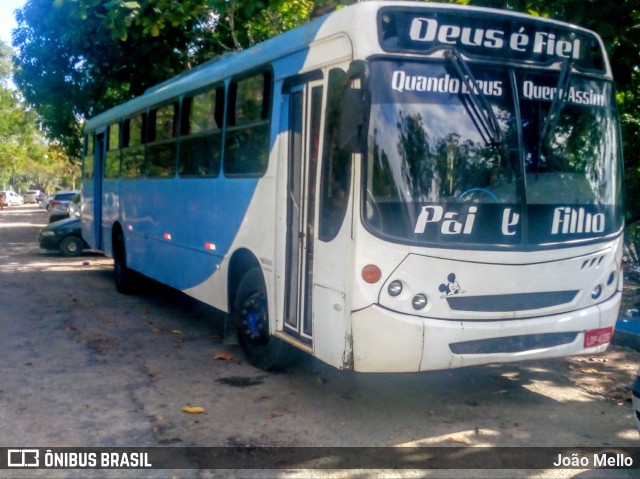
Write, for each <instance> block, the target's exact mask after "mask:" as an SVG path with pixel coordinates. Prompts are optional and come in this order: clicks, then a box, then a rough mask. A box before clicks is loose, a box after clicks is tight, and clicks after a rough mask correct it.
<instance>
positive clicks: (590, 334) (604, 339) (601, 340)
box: [584, 328, 613, 348]
mask: <svg viewBox="0 0 640 479" xmlns="http://www.w3.org/2000/svg"><path fill="white" fill-rule="evenodd" d="M612 337H613V328H601V329H591V330H589V331H585V333H584V347H585V348H593V347H595V346H600V345H602V344H608V343H610V342H611V338H612Z"/></svg>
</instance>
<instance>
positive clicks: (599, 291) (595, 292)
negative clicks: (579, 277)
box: [591, 285, 602, 299]
mask: <svg viewBox="0 0 640 479" xmlns="http://www.w3.org/2000/svg"><path fill="white" fill-rule="evenodd" d="M601 294H602V286H601V285H598V286H596V287H595V288H593V291H591V299H598V298H599V297H600V295H601Z"/></svg>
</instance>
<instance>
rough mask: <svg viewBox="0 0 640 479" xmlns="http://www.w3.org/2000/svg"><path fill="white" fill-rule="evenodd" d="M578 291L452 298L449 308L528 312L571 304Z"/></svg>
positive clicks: (456, 309)
mask: <svg viewBox="0 0 640 479" xmlns="http://www.w3.org/2000/svg"><path fill="white" fill-rule="evenodd" d="M577 294H578V291H550V292H541V293H519V294H501V295H494V296H450V297H448V298H447V303H449V307H450V308H451V309H453V310H455V311H486V312H490V313H497V312H502V311H527V310H532V309H540V308H550V307H552V306H558V305H560V304H566V303H570V302H571V301H573V300H574V298H575V297H576V295H577Z"/></svg>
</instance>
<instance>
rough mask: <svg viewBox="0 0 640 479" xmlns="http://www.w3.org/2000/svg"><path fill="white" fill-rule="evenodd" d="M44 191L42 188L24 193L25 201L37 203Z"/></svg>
mask: <svg viewBox="0 0 640 479" xmlns="http://www.w3.org/2000/svg"><path fill="white" fill-rule="evenodd" d="M40 195H42V193H41V192H40V190H29V191H27V192H26V193H25V194H24V202H25V203H37V202H38V200H39V199H40Z"/></svg>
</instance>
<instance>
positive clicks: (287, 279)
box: [82, 2, 623, 372]
mask: <svg viewBox="0 0 640 479" xmlns="http://www.w3.org/2000/svg"><path fill="white" fill-rule="evenodd" d="M620 143H621V142H620V133H619V125H618V119H617V113H616V105H615V96H614V87H613V83H612V76H611V69H610V65H609V62H608V59H607V56H606V53H605V51H604V48H603V44H602V41H601V40H600V38H599V37H598V36H597V35H596V34H594V33H593V32H590V31H588V30H585V29H582V28H579V27H576V26H574V25H569V24H565V23H561V22H557V21H553V20H548V19H543V18H537V17H532V16H528V15H522V14H517V13H513V12H506V11H498V10H492V9H484V8H469V7H461V6H452V5H442V4H433V3H423V2H420V3H418V2H363V3H358V4H356V5H353V6H351V7H348V8H344V9H342V10H339V11H336V12H333V13H331V14H329V15H326V16H324V17H322V18H319V19H317V20H315V21H312V22H310V23H308V24H306V25H304V26H302V27H299V28H296V29H294V30H291V31H289V32H287V33H284V34H283V35H280V36H278V37H276V38H273V39H271V40H269V41H266V42H264V43H262V44H260V45H257V46H255V47H253V48H250V49H248V50H246V51H243V52H238V53H234V54H230V55H226V56H223V57H221V58H220V59H217V60H215V61H212V62H209V63H206V64H203V65H202V66H200V67H198V68H196V69H193V70H191V71H189V72H186V73H185V74H183V75H180V76H178V77H176V78H174V79H171V80H169V81H167V82H165V83H163V84H160V85H158V86H157V87H154V88H152V89H150V90H149V91H147V92H146V93H145V94H144V95H142V96H140V97H138V98H135V99H133V100H131V101H128V102H127V103H124V104H122V105H120V106H118V107H116V108H113V109H111V110H109V111H106V112H104V113H102V114H100V115H98V116H96V117H95V118H93V119H91V120H89V121H88V122H87V123H86V127H85V157H84V169H83V184H82V189H83V199H84V204H83V206H82V210H83V211H82V225H83V235H84V238H85V239H86V241H88V243H89V244H90V245H91V246H92V247H94V248H96V249H99V250H102V251H103V252H104V253H105V254H106V255H107V256H109V257H113V259H114V276H115V283H116V286H117V288H118V290H120V291H121V292H125V293H126V292H130V291H131V289H132V288H133V286H134V283H135V275H136V274H138V273H140V274H143V275H145V276H148V277H151V278H153V279H155V280H157V281H159V282H161V283H165V284H167V285H170V286H171V287H173V288H176V289H178V290H180V291H183V292H184V293H186V294H187V295H190V296H192V297H195V298H197V299H199V300H201V301H203V302H205V303H207V304H209V305H212V306H214V307H215V308H218V309H220V310H221V311H223V312H226V313H228V318H229V320H228V321H229V323H228V324H229V326H230V327H232V328H234V329H235V330H236V331H237V337H238V340H239V343H240V345H241V346H242V347H243V349H244V351H245V353H246V355H247V357H248V359H249V360H250V361H251V362H252V363H253V364H255V365H257V366H259V367H262V368H265V369H270V368H278V367H282V366H284V365H285V364H286V363H287V362H288V361H290V360H291V357H292V352H294V351H297V350H303V351H306V352H307V353H309V354H312V355H313V356H315V357H317V358H319V359H320V360H322V361H324V362H326V363H328V364H330V365H333V366H335V367H337V368H342V369H353V370H356V371H368V372H407V371H424V370H433V369H444V368H455V367H462V366H469V365H478V364H487V363H494V362H506V361H516V360H525V359H535V358H547V357H559V356H566V355H572V354H582V353H588V354H592V353H597V352H601V351H603V350H605V349H606V347H607V345H608V344H609V342H610V340H611V337H612V334H613V327H614V324H615V322H616V319H617V315H618V311H619V307H620V301H621V289H622V275H621V271H620V264H621V256H622V231H623V214H622V209H621V207H622V205H621V189H622V179H621V173H622V166H621V164H622V153H621V146H620Z"/></svg>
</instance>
